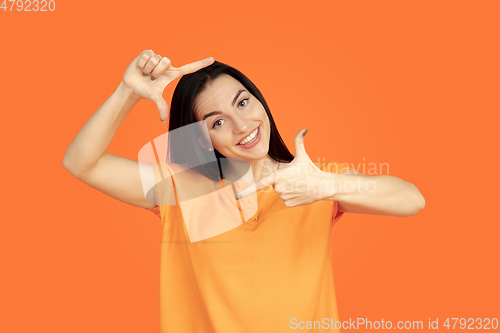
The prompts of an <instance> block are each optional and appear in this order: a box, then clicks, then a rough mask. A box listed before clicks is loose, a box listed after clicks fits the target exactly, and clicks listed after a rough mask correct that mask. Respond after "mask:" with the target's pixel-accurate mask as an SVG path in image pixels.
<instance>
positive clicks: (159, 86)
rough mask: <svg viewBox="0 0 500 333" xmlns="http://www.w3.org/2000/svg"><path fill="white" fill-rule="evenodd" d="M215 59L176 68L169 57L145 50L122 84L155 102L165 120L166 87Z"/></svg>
mask: <svg viewBox="0 0 500 333" xmlns="http://www.w3.org/2000/svg"><path fill="white" fill-rule="evenodd" d="M214 60H215V59H214V58H213V57H208V58H205V59H203V60H199V61H195V62H192V63H190V64H187V65H184V66H182V67H179V68H176V67H174V66H172V64H171V62H170V59H168V58H167V57H162V56H161V55H159V54H155V53H154V52H153V50H144V51H142V52H141V54H139V55H138V56H137V58H135V59H134V60H133V61H132V62H131V63H130V65H129V66H128V67H127V70H126V71H125V74H124V75H123V78H122V84H123V85H124V87H125V88H126V89H127V90H128V91H129V92H130V93H132V94H134V95H136V96H138V97H140V98H146V99H148V100H150V101H152V102H153V103H155V104H156V107H157V108H158V112H159V113H160V119H161V120H162V122H163V121H165V120H166V119H167V118H168V105H167V102H165V100H164V99H163V96H162V94H163V90H165V87H166V86H167V85H168V84H169V83H170V82H172V81H173V80H175V79H177V78H179V77H181V76H183V75H185V74H189V73H193V72H196V71H197V70H199V69H202V68H203V67H207V66H209V65H211V64H212V63H213V62H214Z"/></svg>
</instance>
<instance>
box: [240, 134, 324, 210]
mask: <svg viewBox="0 0 500 333" xmlns="http://www.w3.org/2000/svg"><path fill="white" fill-rule="evenodd" d="M306 132H307V129H305V130H301V131H300V132H299V133H297V135H296V136H295V140H294V143H295V158H294V159H293V161H292V162H291V163H289V164H288V165H287V166H285V167H284V168H280V169H278V170H276V171H274V172H272V173H271V174H269V175H267V176H265V177H263V178H262V179H260V180H259V181H257V182H255V183H254V184H252V185H250V186H248V187H247V188H245V189H243V190H242V191H241V192H240V193H239V194H238V195H237V196H236V199H237V200H239V199H241V198H243V197H245V196H247V195H249V194H251V193H253V192H255V191H258V190H261V189H263V188H266V187H268V186H270V185H272V186H273V188H274V191H275V192H276V193H277V194H278V195H279V196H280V198H281V199H282V200H283V203H284V204H285V205H286V206H288V207H294V206H301V205H308V204H311V203H313V202H316V201H318V200H322V199H324V198H325V195H328V196H329V195H331V193H329V192H328V191H331V190H332V189H331V188H325V186H324V185H326V186H327V187H328V185H329V184H328V183H325V176H324V175H325V172H324V171H322V170H321V169H319V168H318V167H317V166H316V165H315V164H314V163H313V162H312V161H311V159H310V158H309V155H307V153H306V149H305V147H304V135H305V134H306ZM327 193H329V194H327Z"/></svg>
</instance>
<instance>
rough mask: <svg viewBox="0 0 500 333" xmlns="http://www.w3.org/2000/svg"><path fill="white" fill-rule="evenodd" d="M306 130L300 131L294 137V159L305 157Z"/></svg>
mask: <svg viewBox="0 0 500 333" xmlns="http://www.w3.org/2000/svg"><path fill="white" fill-rule="evenodd" d="M307 130H308V129H307V128H306V129H303V130H300V131H299V133H297V135H295V139H294V140H293V142H294V145H295V158H297V157H298V158H302V157H306V156H307V153H306V147H305V146H304V136H305V135H306V133H307Z"/></svg>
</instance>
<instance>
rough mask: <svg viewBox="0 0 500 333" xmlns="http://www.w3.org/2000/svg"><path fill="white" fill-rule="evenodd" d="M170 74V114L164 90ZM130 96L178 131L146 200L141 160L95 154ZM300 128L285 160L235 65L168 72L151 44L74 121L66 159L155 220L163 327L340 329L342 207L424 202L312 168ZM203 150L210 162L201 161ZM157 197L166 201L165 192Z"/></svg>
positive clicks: (327, 166) (209, 62) (382, 184)
mask: <svg viewBox="0 0 500 333" xmlns="http://www.w3.org/2000/svg"><path fill="white" fill-rule="evenodd" d="M179 77H182V78H181V80H180V81H179V83H178V85H177V87H176V89H175V92H174V95H173V98H172V103H171V109H170V112H169V110H168V106H167V103H166V102H165V101H164V100H163V98H162V92H163V90H164V89H165V87H166V86H167V84H168V83H170V82H171V81H173V80H175V79H177V78H179ZM141 98H146V99H148V100H151V101H153V102H154V103H155V104H156V105H157V108H158V110H159V113H160V119H161V120H162V122H163V121H165V120H166V119H167V117H169V118H170V120H169V133H174V132H175V131H178V133H184V134H183V135H180V136H177V137H175V136H172V139H171V140H170V142H169V149H170V155H169V158H170V159H169V160H168V161H169V163H166V161H161V163H160V164H159V166H158V167H154V165H153V163H152V164H150V165H152V166H153V169H154V174H155V176H156V180H153V185H154V182H156V186H153V187H154V196H153V197H152V198H153V199H152V200H151V197H149V198H148V195H145V191H144V182H145V180H144V178H143V179H142V180H141V172H139V169H140V168H142V169H144V163H140V162H137V161H133V160H129V159H126V158H124V157H120V156H115V155H112V154H109V153H106V152H105V150H106V148H107V147H108V145H109V143H110V142H111V140H112V138H113V136H114V134H115V133H116V131H117V129H118V127H119V126H120V124H121V123H122V121H123V120H124V119H125V117H126V116H127V115H128V113H129V112H130V111H131V109H132V107H133V106H134V105H135V104H136V103H137V102H138V101H139V100H140V99H141ZM194 124H201V125H202V126H204V128H202V129H201V130H199V131H198V132H197V133H198V134H199V135H191V134H190V137H191V139H190V138H187V137H186V135H187V134H186V133H192V132H189V131H184V129H186V128H190V126H193V125H194ZM180 131H183V132H180ZM306 131H307V130H300V131H299V132H298V134H297V135H296V137H295V141H294V143H295V156H293V155H292V154H291V153H290V152H289V151H288V149H287V147H286V146H285V144H284V143H283V140H282V139H281V137H280V135H279V133H278V130H277V127H276V124H275V122H274V120H273V118H272V115H271V112H270V110H269V107H268V106H267V103H266V102H265V100H264V97H263V96H262V94H261V93H260V91H259V90H258V89H257V87H255V85H254V84H253V83H252V82H251V81H250V80H249V79H248V78H247V77H246V76H244V75H243V74H242V73H241V72H239V71H238V70H236V69H234V68H232V67H230V66H227V65H225V64H222V63H220V62H217V61H214V59H213V58H211V57H210V58H206V59H204V60H200V61H197V62H194V63H191V64H188V65H185V66H182V67H180V68H175V67H173V66H172V65H171V63H170V60H169V59H168V58H166V57H162V56H160V55H157V54H155V53H154V52H153V51H152V50H145V51H143V52H141V54H140V55H139V56H138V57H137V58H135V59H134V60H133V61H132V63H131V64H130V65H129V66H128V68H127V70H126V71H125V74H124V76H123V78H122V81H121V83H120V85H119V86H118V88H117V89H116V91H115V92H114V93H113V94H112V95H111V97H110V98H109V99H108V100H107V101H106V102H105V103H104V104H103V105H102V106H101V107H100V108H99V110H97V112H96V113H95V114H94V115H93V116H92V117H91V118H90V119H89V121H88V122H87V123H86V124H85V125H84V126H83V128H82V129H81V130H80V132H79V133H78V135H77V136H76V137H75V139H74V140H73V142H72V143H71V144H70V146H69V148H68V150H67V152H66V155H65V156H64V160H63V165H64V167H65V168H66V169H67V170H68V171H70V172H71V174H73V175H74V176H75V177H77V178H78V179H80V180H81V181H83V182H85V183H87V184H89V185H90V186H92V187H94V188H96V189H98V190H100V191H102V192H104V193H106V194H108V195H110V196H112V197H114V198H116V199H118V200H121V201H123V202H126V203H128V204H131V205H134V206H137V207H142V208H146V209H147V210H149V211H151V212H153V213H155V214H156V215H157V216H158V217H160V218H161V220H162V224H163V236H162V237H163V242H162V247H161V251H162V253H161V258H162V259H161V278H160V329H161V332H243V333H244V332H259V333H260V332H285V331H286V332H288V331H290V329H300V330H301V331H306V332H307V331H314V329H320V328H321V329H330V330H332V331H338V328H339V323H336V322H337V321H338V314H337V305H336V299H335V289H334V283H333V270H332V265H331V247H330V233H331V228H332V226H333V225H334V224H335V222H336V221H338V220H339V219H340V217H341V216H342V215H343V213H344V212H350V213H361V214H378V215H389V216H411V215H414V214H416V213H417V212H418V211H420V210H421V209H423V207H424V206H425V200H424V198H423V197H422V195H421V194H420V192H419V190H418V189H417V188H416V187H415V186H414V185H413V184H411V183H409V182H406V181H404V180H401V179H399V178H397V177H394V176H389V175H381V176H367V175H363V174H361V173H358V172H356V171H354V170H352V169H349V168H347V167H345V166H344V165H342V164H339V163H336V162H333V163H313V162H312V161H311V160H310V158H309V156H308V155H307V153H306V149H305V146H304V135H305V133H306ZM203 133H204V134H203ZM195 136H197V137H195ZM207 156H209V157H210V156H215V158H216V162H214V163H207V161H203V158H204V157H207ZM224 159H228V160H231V159H233V160H234V161H245V162H246V163H247V164H248V168H247V169H245V171H244V172H241V173H240V176H241V175H243V174H244V177H247V178H246V179H253V180H254V181H255V183H253V181H252V182H246V183H243V184H246V186H241V183H239V186H236V187H235V189H236V191H234V190H233V189H231V187H230V186H228V178H229V177H226V175H225V172H224V170H223V169H224V167H223V165H224V163H223V160H224ZM229 164H231V163H229ZM145 165H146V166H147V164H145ZM146 169H147V168H146ZM229 173H230V172H228V173H227V174H229ZM181 174H182V177H181V176H180V175H181ZM159 175H161V177H160V176H159ZM249 175H250V176H251V177H250V178H248V176H249ZM160 178H161V179H162V180H163V179H167V183H166V184H167V185H166V186H164V184H165V183H164V184H162V185H161V186H160V185H159V181H158V179H160ZM236 178H239V177H236ZM224 180H226V184H224ZM232 181H233V182H232V184H233V185H234V184H235V183H236V182H235V181H236V179H233V180H232ZM252 183H253V184H252ZM200 184H222V186H219V187H217V186H215V187H214V189H213V191H215V192H213V191H212V192H213V193H209V192H206V193H205V194H206V195H204V196H203V195H202V196H201V197H197V198H194V196H191V197H189V196H188V198H187V199H186V198H185V193H181V192H186V193H187V192H190V191H191V190H192V188H194V187H196V188H198V187H199V186H200ZM248 184H251V185H250V186H248ZM237 192H239V193H238V195H237V196H236V198H235V194H237ZM214 193H216V194H214ZM168 194H171V195H173V196H174V197H175V200H174V201H172V200H170V201H168V200H167V201H168V202H166V201H164V197H165V196H166V195H167V196H168ZM210 195H212V196H211V197H210ZM228 195H229V196H228ZM209 197H210V198H209ZM183 198H184V199H183ZM193 198H194V199H193ZM170 199H172V198H171V197H170ZM213 200H215V201H217V200H219V203H217V202H216V203H215V204H214V201H213ZM189 203H191V204H190V205H189ZM193 203H194V204H193ZM207 203H208V204H207ZM204 204H206V206H204ZM248 212H251V214H249V213H248ZM235 214H236V215H235ZM238 214H239V215H238ZM235 216H236V219H238V218H239V217H240V216H241V217H242V218H243V222H241V221H240V222H239V223H235V224H233V225H229V226H228V225H225V226H223V227H222V229H217V227H216V228H215V230H216V231H215V232H213V230H212V232H211V233H210V232H208V235H209V236H210V235H211V236H210V237H207V236H206V235H207V234H203V233H202V235H201V236H200V234H197V237H199V238H198V239H197V241H193V238H194V236H193V235H195V234H194V233H193V229H192V223H197V225H198V227H200V226H206V225H208V224H211V225H217V224H223V223H226V222H227V221H234V218H235ZM187 220H189V223H188V221H187ZM193 221H194V222H193ZM220 230H224V232H220ZM204 232H206V230H205V229H204Z"/></svg>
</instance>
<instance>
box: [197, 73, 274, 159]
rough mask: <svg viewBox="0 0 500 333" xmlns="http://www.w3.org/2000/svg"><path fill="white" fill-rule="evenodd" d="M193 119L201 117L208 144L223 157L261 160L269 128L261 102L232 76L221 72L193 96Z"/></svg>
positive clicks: (267, 142) (269, 134) (264, 153)
mask: <svg viewBox="0 0 500 333" xmlns="http://www.w3.org/2000/svg"><path fill="white" fill-rule="evenodd" d="M194 112H195V118H196V119H197V121H201V120H205V123H206V126H207V130H208V133H209V135H210V140H211V141H212V146H213V147H214V148H215V149H217V151H219V152H220V153H221V154H222V155H224V156H225V157H227V158H242V159H244V160H247V161H251V160H258V159H262V158H264V157H266V156H267V154H268V151H269V139H270V136H271V127H270V125H269V117H268V116H267V114H266V110H265V109H264V107H263V106H262V103H260V101H259V100H258V99H257V98H255V97H254V96H253V95H252V94H250V92H249V91H247V89H246V88H245V87H244V86H243V85H242V84H241V83H240V82H239V81H238V80H236V79H234V78H233V77H231V76H229V75H226V74H223V75H221V76H219V77H218V78H217V79H215V80H214V81H211V82H210V83H208V86H207V87H206V89H205V90H203V91H202V92H201V93H200V94H199V95H198V96H197V97H196V100H195V103H194Z"/></svg>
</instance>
